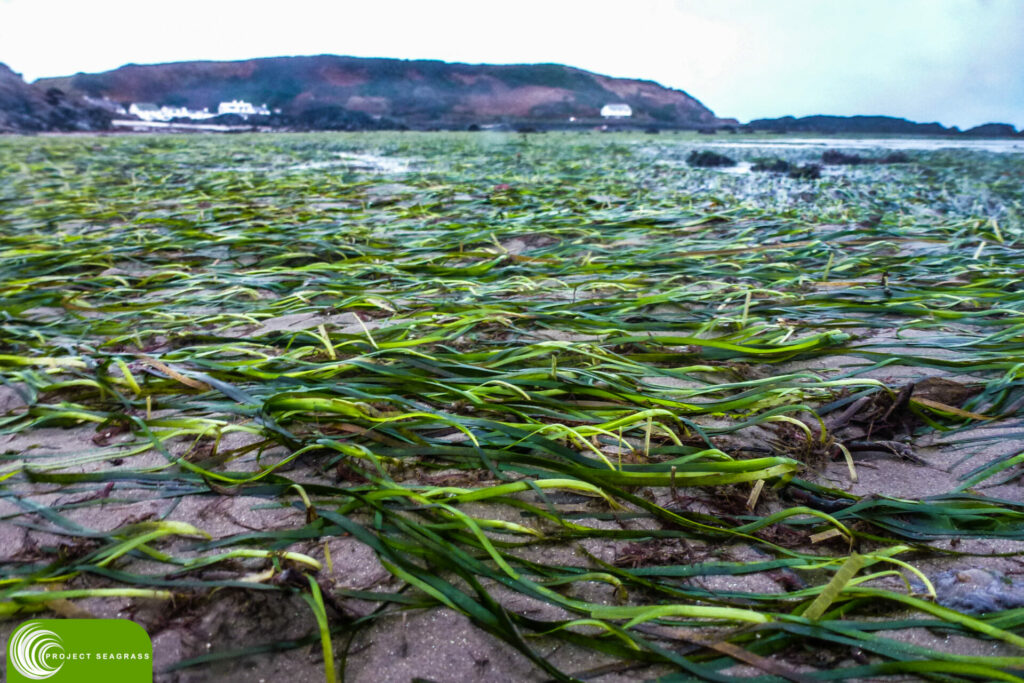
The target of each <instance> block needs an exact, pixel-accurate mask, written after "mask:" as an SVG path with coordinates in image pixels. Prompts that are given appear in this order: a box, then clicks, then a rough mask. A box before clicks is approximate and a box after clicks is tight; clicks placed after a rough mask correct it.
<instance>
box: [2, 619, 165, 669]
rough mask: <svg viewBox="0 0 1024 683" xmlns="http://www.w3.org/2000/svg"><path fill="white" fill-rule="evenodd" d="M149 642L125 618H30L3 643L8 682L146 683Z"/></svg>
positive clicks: (150, 658) (149, 666)
mask: <svg viewBox="0 0 1024 683" xmlns="http://www.w3.org/2000/svg"><path fill="white" fill-rule="evenodd" d="M152 680H153V643H152V641H151V640H150V639H149V634H148V633H146V631H145V630H144V629H143V628H142V627H141V626H139V625H138V624H136V623H135V622H133V621H129V620H127V619H34V620H32V621H27V622H25V623H24V624H22V625H21V626H19V627H18V628H17V629H15V631H14V633H12V634H11V637H10V638H9V639H8V641H7V681H9V682H10V683H17V682H19V681H21V682H24V681H48V682H49V683H63V682H65V681H67V682H70V681H76V682H77V681H103V682H104V683H141V682H145V683H150V682H151V681H152Z"/></svg>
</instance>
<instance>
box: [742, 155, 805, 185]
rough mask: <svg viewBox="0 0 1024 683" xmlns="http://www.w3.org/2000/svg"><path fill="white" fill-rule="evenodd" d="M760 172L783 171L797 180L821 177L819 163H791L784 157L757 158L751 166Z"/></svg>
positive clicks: (753, 169)
mask: <svg viewBox="0 0 1024 683" xmlns="http://www.w3.org/2000/svg"><path fill="white" fill-rule="evenodd" d="M750 170H752V171H757V172H760V173H785V174H786V175H788V176H789V177H790V178H796V179H798V180H814V179H816V178H820V177H821V165H820V164H791V163H789V162H788V161H786V160H785V159H779V158H774V159H758V160H757V161H756V162H755V163H754V165H753V166H752V167H751V169H750Z"/></svg>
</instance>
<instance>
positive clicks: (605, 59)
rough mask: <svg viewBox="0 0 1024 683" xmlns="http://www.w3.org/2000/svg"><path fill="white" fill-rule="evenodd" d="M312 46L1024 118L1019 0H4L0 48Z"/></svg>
mask: <svg viewBox="0 0 1024 683" xmlns="http://www.w3.org/2000/svg"><path fill="white" fill-rule="evenodd" d="M322 53H329V54H342V55H356V56H364V57H399V58H407V59H412V58H431V59H443V60H447V61H461V62H474V63H480V62H488V63H513V62H514V63H523V62H527V63H530V62H557V63H561V64H569V65H572V66H578V67H581V68H584V69H589V70H592V71H597V72H600V73H605V74H610V75H613V76H627V77H633V78H647V79H651V80H655V81H658V82H659V83H661V84H663V85H666V86H670V87H673V88H679V89H681V90H686V91H687V92H689V93H690V94H691V95H693V96H694V97H696V98H698V99H699V100H701V101H702V102H704V104H706V105H707V106H708V107H710V108H711V109H713V110H714V111H715V113H717V114H718V115H720V116H734V117H737V118H739V119H741V120H744V121H746V120H749V119H751V118H758V117H765V116H781V115H785V114H794V115H797V116H802V115H807V114H817V113H823V114H889V115H894V116H905V117H908V118H911V119H915V120H918V121H936V120H937V121H940V122H941V123H944V124H946V125H959V126H961V127H968V126H973V125H977V124H980V123H986V122H989V121H1005V122H1009V123H1013V124H1015V125H1017V126H1018V127H1024V0H674V1H673V0H615V1H612V2H608V1H606V0H584V1H579V2H577V1H575V0H539V1H538V0H518V1H515V2H513V1H510V0H503V1H502V2H500V3H496V2H486V1H485V0H476V1H463V0H430V1H409V2H400V1H398V0H359V1H358V2H349V1H347V0H275V2H263V1H262V0H240V1H238V0H171V1H169V2H161V1H160V0H150V1H148V2H147V1H146V0H0V61H2V62H6V63H7V64H8V65H9V66H10V67H11V68H13V69H14V70H15V71H18V72H21V73H22V74H24V75H25V77H26V78H27V79H29V80H33V79H35V78H39V77H42V76H58V75H67V74H70V73H75V72H77V71H86V72H91V71H102V70H107V69H112V68H116V67H118V66H120V65H122V64H125V63H128V62H135V63H140V64H145V63H155V62H167V61H179V60H188V59H243V58H249V57H269V56H278V55H292V54H322Z"/></svg>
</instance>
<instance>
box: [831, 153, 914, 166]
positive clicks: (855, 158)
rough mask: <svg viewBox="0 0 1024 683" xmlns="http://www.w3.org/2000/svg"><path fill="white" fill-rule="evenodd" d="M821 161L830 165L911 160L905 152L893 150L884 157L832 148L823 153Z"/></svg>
mask: <svg viewBox="0 0 1024 683" xmlns="http://www.w3.org/2000/svg"><path fill="white" fill-rule="evenodd" d="M821 162H822V163H823V164H828V165H830V166H859V165H861V164H906V163H909V162H910V157H908V156H907V155H906V154H904V153H903V152H892V153H891V154H886V155H885V156H883V157H862V156H860V155H858V154H847V153H846V152H840V151H839V150H837V149H830V150H828V151H826V152H825V153H824V154H822V155H821Z"/></svg>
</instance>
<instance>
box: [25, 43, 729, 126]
mask: <svg viewBox="0 0 1024 683" xmlns="http://www.w3.org/2000/svg"><path fill="white" fill-rule="evenodd" d="M35 85H36V87H39V88H43V89H46V88H58V89H60V90H62V91H65V92H69V93H74V94H76V95H80V96H89V97H94V98H109V99H110V100H113V101H116V102H122V103H128V102H152V103H154V104H157V105H172V106H187V107H190V108H195V109H201V108H203V107H210V108H211V109H213V110H215V109H216V106H217V104H218V103H219V102H222V101H226V100H232V99H244V100H247V101H250V102H253V103H257V104H263V103H265V104H267V105H268V106H270V107H271V108H279V109H281V110H282V112H283V115H284V116H285V117H301V116H307V117H309V116H316V115H319V116H323V115H324V114H325V113H328V114H329V113H330V112H335V113H337V114H338V115H343V114H344V115H346V116H348V117H349V118H351V117H352V116H357V117H358V116H359V115H365V116H366V117H371V118H373V119H377V120H391V121H395V122H398V123H402V124H406V125H411V126H432V125H470V124H487V123H498V122H511V123H515V122H537V123H540V122H546V121H548V122H556V121H557V122H564V121H567V120H568V119H569V117H576V118H578V119H588V118H593V119H596V118H598V117H599V112H600V109H601V107H602V106H604V105H605V104H608V103H612V102H624V103H626V104H628V105H630V107H632V109H633V114H634V115H633V118H632V119H631V120H632V121H634V122H637V123H641V124H647V123H650V124H657V123H661V124H664V125H672V126H680V127H694V128H700V127H713V126H718V125H723V124H731V123H735V121H733V120H723V119H719V118H717V117H716V116H715V115H714V113H713V112H712V111H711V110H709V109H708V108H707V107H705V106H704V105H703V104H701V103H700V102H699V101H698V100H696V99H695V98H693V97H691V96H690V95H688V94H687V93H685V92H683V91H680V90H672V89H669V88H665V87H662V86H660V85H658V84H657V83H654V82H652V81H643V80H633V79H622V78H611V77H608V76H602V75H600V74H595V73H591V72H589V71H584V70H582V69H576V68H573V67H568V66H562V65H558V64H512V65H489V64H460V63H447V62H441V61H435V60H399V59H369V58H359V57H340V56H334V55H318V56H310V57H272V58H264V59H250V60H245V61H235V62H213V61H198V62H176V63H171V64H152V65H137V64H129V65H126V66H122V67H120V68H118V69H114V70H113V71H107V72H103V73H95V74H85V73H79V74H76V75H74V76H67V77H61V78H49V79H41V80H40V81H37V82H36V84H35Z"/></svg>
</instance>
